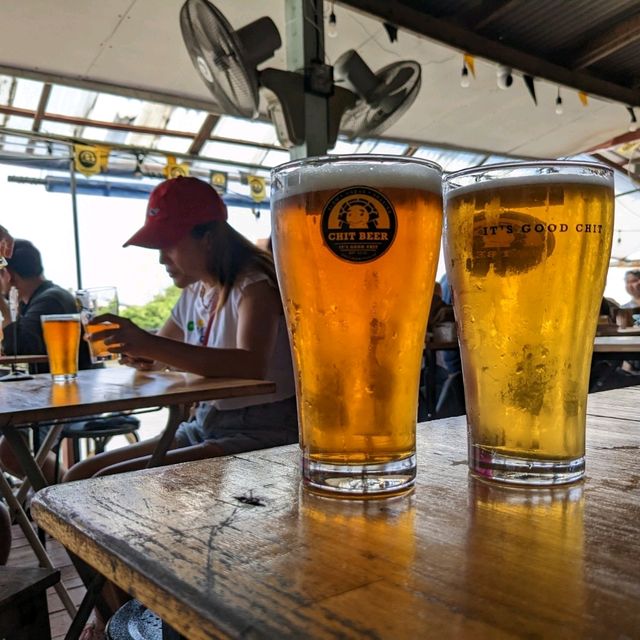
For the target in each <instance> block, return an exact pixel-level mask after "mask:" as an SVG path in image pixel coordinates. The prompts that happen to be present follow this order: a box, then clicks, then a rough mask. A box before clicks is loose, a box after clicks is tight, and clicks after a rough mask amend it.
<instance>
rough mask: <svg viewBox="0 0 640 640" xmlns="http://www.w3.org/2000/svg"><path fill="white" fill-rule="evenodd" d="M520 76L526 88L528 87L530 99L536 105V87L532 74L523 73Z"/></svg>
mask: <svg viewBox="0 0 640 640" xmlns="http://www.w3.org/2000/svg"><path fill="white" fill-rule="evenodd" d="M522 78H523V79H524V83H525V84H526V85H527V89H529V94H530V95H531V99H532V100H533V102H534V103H535V105H536V106H538V98H536V87H535V84H534V79H533V76H530V75H528V74H526V73H525V74H524V75H523V76H522Z"/></svg>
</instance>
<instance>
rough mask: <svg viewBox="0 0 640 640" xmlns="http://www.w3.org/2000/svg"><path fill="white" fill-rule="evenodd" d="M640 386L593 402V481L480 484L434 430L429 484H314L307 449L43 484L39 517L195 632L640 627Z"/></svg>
mask: <svg viewBox="0 0 640 640" xmlns="http://www.w3.org/2000/svg"><path fill="white" fill-rule="evenodd" d="M639 404H640V389H639V388H627V389H621V390H616V391H609V392H604V393H600V394H594V395H593V396H591V397H590V399H589V418H588V429H587V435H588V452H587V478H586V481H585V482H583V483H577V484H574V485H568V486H565V487H558V488H555V489H538V490H535V489H531V490H527V489H515V488H503V487H500V486H495V485H489V484H486V483H483V482H480V481H476V480H473V479H471V478H470V477H469V474H468V471H467V467H466V442H465V438H466V429H465V420H464V418H451V419H447V420H438V421H433V422H429V423H423V424H421V425H419V428H418V457H419V471H418V480H417V486H416V490H415V493H414V494H413V495H410V496H405V497H401V498H397V499H389V500H381V501H369V502H358V501H339V500H333V499H324V498H317V497H314V496H312V495H308V494H306V493H305V492H303V491H301V489H300V486H299V471H298V460H299V450H298V448H297V447H296V446H288V447H280V448H275V449H269V450H265V451H258V452H253V453H247V454H242V455H238V456H233V457H226V458H218V459H214V460H205V461H202V462H194V463H187V464H182V465H175V466H172V467H164V468H158V469H149V470H145V471H139V472H134V473H129V474H124V475H120V476H110V477H103V478H99V479H94V480H88V481H84V482H78V483H72V484H68V485H58V486H55V487H50V488H48V489H45V490H44V491H41V492H40V493H38V495H37V496H36V499H35V501H34V503H33V505H32V513H33V514H34V517H35V519H36V520H37V522H38V523H39V524H40V526H42V527H44V528H45V529H46V530H47V531H49V532H50V533H51V534H52V535H53V536H54V537H56V538H57V539H59V540H60V541H61V542H62V543H63V544H64V545H65V546H67V547H68V548H70V549H71V550H72V551H73V552H74V553H77V554H79V555H80V556H81V557H82V558H83V559H84V560H86V561H87V562H89V563H90V564H92V565H93V566H94V567H96V568H97V569H98V570H99V571H101V572H103V573H104V574H105V575H106V576H107V577H108V578H109V579H110V580H112V581H114V582H116V583H117V584H119V585H120V586H121V587H122V588H123V589H125V590H127V591H128V592H129V593H131V594H133V595H134V596H135V597H137V598H138V599H139V600H141V601H142V602H143V603H145V604H146V605H147V606H149V607H150V608H152V609H153V610H155V611H156V613H158V614H159V615H160V616H161V617H162V618H163V619H165V620H166V621H167V622H168V623H169V624H170V625H172V626H173V627H174V628H175V629H177V630H178V631H180V632H181V633H183V634H184V635H185V636H187V637H188V638H193V639H196V640H197V639H205V638H227V637H229V638H238V637H251V638H278V637H297V638H379V639H383V638H393V639H394V640H395V639H403V638H431V637H433V638H442V637H444V638H450V637H457V638H473V639H477V638H480V639H483V638H487V639H494V638H559V637H562V638H638V637H640V606H638V603H639V602H640V475H639V473H638V451H639V450H640V419H639V416H638V411H637V407H638V405H639Z"/></svg>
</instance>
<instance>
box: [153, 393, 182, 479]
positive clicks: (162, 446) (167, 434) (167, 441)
mask: <svg viewBox="0 0 640 640" xmlns="http://www.w3.org/2000/svg"><path fill="white" fill-rule="evenodd" d="M188 409H189V408H188V407H187V406H186V405H183V404H172V405H170V406H169V419H168V420H167V426H166V427H165V428H164V431H163V432H162V435H161V436H160V440H159V441H158V444H157V445H156V448H155V449H154V451H153V454H152V455H151V460H149V463H148V464H147V469H150V468H151V467H159V466H160V465H161V464H162V462H163V460H164V454H165V453H167V451H168V450H169V447H170V446H171V443H172V442H173V438H174V436H175V435H176V430H177V429H178V426H179V425H180V423H181V422H184V421H185V420H186V418H187V416H188V413H189V410H188Z"/></svg>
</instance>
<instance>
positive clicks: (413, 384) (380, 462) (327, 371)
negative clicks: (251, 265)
mask: <svg viewBox="0 0 640 640" xmlns="http://www.w3.org/2000/svg"><path fill="white" fill-rule="evenodd" d="M441 225H442V197H441V171H440V168H439V167H438V166H437V165H434V164H432V163H428V162H425V161H419V160H411V159H401V158H397V157H388V156H339V157H332V158H315V159H308V160H304V161H300V162H295V163H290V164H287V165H283V166H282V167H279V168H276V169H275V170H274V171H273V175H272V233H273V246H274V254H275V260H276V267H277V272H278V280H279V283H280V288H281V293H282V298H283V303H284V307H285V313H286V317H287V325H288V329H289V335H290V340H291V345H292V352H293V358H294V365H295V369H296V374H297V376H296V384H297V397H298V411H299V417H300V441H301V447H302V450H303V478H304V481H305V483H306V486H308V487H309V488H311V489H312V490H313V489H316V490H319V491H326V492H336V493H346V494H355V495H358V494H366V495H376V494H382V495H386V494H389V493H394V492H395V493H397V492H400V491H403V490H406V489H407V488H410V487H411V485H412V484H413V481H414V477H415V429H416V414H417V399H418V387H419V379H420V363H421V358H422V352H423V347H424V338H425V331H426V321H427V315H428V312H429V306H430V302H431V296H432V293H433V285H434V280H435V272H436V267H437V263H438V254H439V245H440V237H441Z"/></svg>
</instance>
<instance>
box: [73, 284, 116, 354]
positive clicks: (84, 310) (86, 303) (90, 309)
mask: <svg viewBox="0 0 640 640" xmlns="http://www.w3.org/2000/svg"><path fill="white" fill-rule="evenodd" d="M76 300H77V301H78V305H79V307H80V316H81V318H82V325H83V327H84V330H85V333H86V334H87V335H89V336H91V335H93V334H94V333H98V332H99V331H104V330H105V329H117V328H118V325H117V324H115V323H113V322H101V323H100V324H88V323H89V321H90V320H92V319H93V318H95V317H96V316H99V315H101V314H103V313H113V314H114V315H118V291H117V289H116V287H93V288H89V289H80V290H79V291H77V292H76ZM88 342H89V351H90V353H91V361H92V362H93V364H96V363H98V362H105V361H106V360H116V359H117V358H118V354H117V353H110V352H109V350H108V347H107V345H106V344H105V343H104V340H89V341H88Z"/></svg>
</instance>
